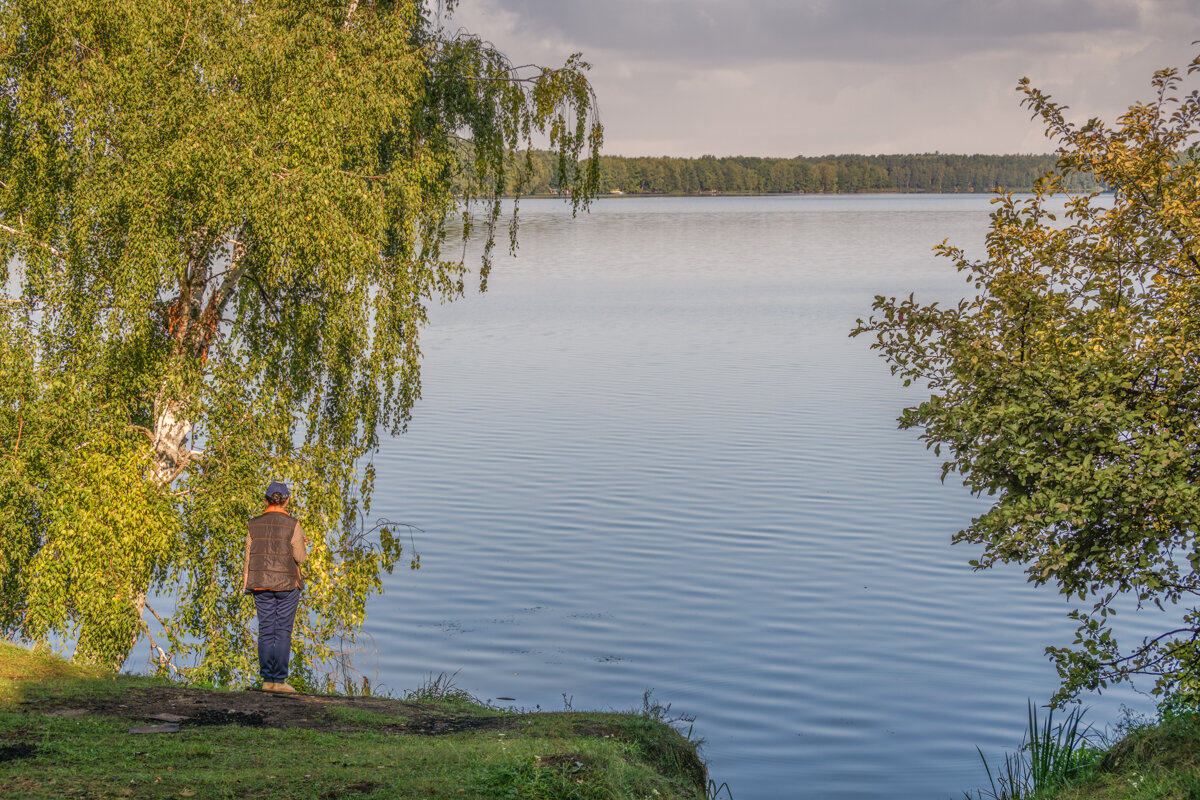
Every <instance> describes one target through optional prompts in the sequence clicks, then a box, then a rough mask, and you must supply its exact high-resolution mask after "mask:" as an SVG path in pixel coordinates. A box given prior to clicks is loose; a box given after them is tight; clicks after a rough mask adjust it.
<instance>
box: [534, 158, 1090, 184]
mask: <svg viewBox="0 0 1200 800" xmlns="http://www.w3.org/2000/svg"><path fill="white" fill-rule="evenodd" d="M533 155H534V164H533V174H532V175H531V176H530V179H529V180H527V181H525V183H524V185H523V186H522V192H523V193H525V194H556V193H558V191H559V181H558V174H559V173H558V165H557V163H556V161H555V160H554V159H553V158H552V157H551V156H550V155H549V154H548V153H543V152H535V153H534V154H533ZM1055 160H1056V158H1055V156H1052V155H1004V156H985V155H973V156H965V155H952V154H943V153H921V154H916V155H895V156H856V155H843V156H819V157H815V158H809V157H799V158H755V157H751V156H727V157H723V158H717V157H715V156H701V157H700V158H670V157H666V156H662V157H657V158H654V157H639V158H630V157H626V156H601V158H600V175H601V193H609V194H617V193H621V194H706V193H712V194H722V193H731V194H738V193H745V194H768V193H793V192H813V193H815V192H826V193H829V192H991V191H994V190H995V189H996V188H998V187H1003V188H1004V189H1007V190H1011V191H1029V190H1030V189H1032V188H1033V184H1034V181H1036V180H1037V179H1038V178H1039V177H1041V176H1042V175H1044V174H1045V173H1047V172H1049V171H1050V170H1051V169H1052V168H1053V167H1054V164H1055ZM1065 188H1066V189H1068V190H1069V191H1085V192H1086V191H1095V190H1096V188H1097V186H1096V183H1095V181H1094V180H1092V179H1091V177H1090V176H1086V175H1073V176H1071V178H1070V179H1069V180H1068V181H1067V182H1066V186H1065Z"/></svg>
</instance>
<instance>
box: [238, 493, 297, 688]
mask: <svg viewBox="0 0 1200 800" xmlns="http://www.w3.org/2000/svg"><path fill="white" fill-rule="evenodd" d="M265 500H266V503H267V507H266V510H265V511H263V513H262V514H260V515H258V516H257V517H255V518H253V519H252V520H250V523H249V530H247V532H246V561H245V566H244V567H243V570H242V588H243V590H244V591H246V592H249V593H250V594H253V595H254V606H255V608H256V609H257V610H258V668H259V672H260V673H261V674H262V679H263V685H262V688H263V690H264V691H268V692H295V691H296V690H295V689H293V688H292V687H291V686H289V685H288V684H287V683H285V681H286V680H287V675H288V659H289V658H290V657H291V654H292V624H293V623H294V622H295V620H296V606H297V605H299V603H300V587H301V586H302V585H303V582H302V581H301V580H300V565H301V564H303V563H304V562H305V561H306V560H307V559H308V551H307V550H306V549H305V539H304V531H303V530H301V528H300V521H299V520H297V519H296V518H295V517H293V516H291V515H290V514H288V513H287V505H288V501H290V500H291V492H290V491H289V490H288V487H287V484H286V483H280V482H279V481H272V482H271V485H270V486H268V487H267V491H266V497H265Z"/></svg>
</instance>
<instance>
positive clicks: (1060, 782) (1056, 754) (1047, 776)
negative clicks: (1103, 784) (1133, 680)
mask: <svg viewBox="0 0 1200 800" xmlns="http://www.w3.org/2000/svg"><path fill="white" fill-rule="evenodd" d="M1083 714H1084V709H1082V708H1075V709H1072V710H1071V711H1070V712H1069V713H1068V714H1067V718H1066V720H1064V721H1063V722H1062V723H1060V724H1058V725H1056V724H1054V709H1053V708H1051V709H1050V710H1049V712H1047V714H1046V717H1045V719H1044V720H1039V719H1038V711H1037V706H1035V705H1034V704H1033V702H1032V701H1029V727H1028V729H1027V730H1026V732H1025V738H1024V739H1023V740H1022V742H1021V747H1020V749H1018V750H1017V752H1016V753H1006V754H1005V756H1004V764H1003V765H1002V766H1000V765H998V766H997V768H996V770H995V771H994V772H993V770H992V765H991V764H989V763H988V760H987V757H986V756H985V755H984V754H983V751H982V750H979V748H978V747H976V748H975V749H976V750H979V758H980V759H982V760H983V768H984V770H985V771H986V772H987V776H988V784H989V786H990V788H989V789H979V790H977V791H976V792H975V796H974V797H972V795H971V793H970V792H964V793H963V794H964V797H966V798H967V800H984V798H991V799H992V800H1033V798H1036V797H1039V796H1040V795H1042V794H1043V793H1045V792H1048V791H1052V790H1054V789H1057V788H1060V787H1062V786H1065V785H1066V784H1067V783H1069V782H1070V781H1071V780H1072V779H1073V778H1074V777H1076V776H1077V775H1078V774H1079V773H1080V771H1081V770H1082V769H1083V768H1085V767H1087V766H1089V765H1090V764H1091V763H1092V761H1093V760H1094V758H1095V755H1096V754H1097V751H1096V749H1095V748H1093V747H1092V745H1091V741H1090V739H1089V733H1090V732H1091V726H1090V725H1087V726H1084V725H1083Z"/></svg>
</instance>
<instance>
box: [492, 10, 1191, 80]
mask: <svg viewBox="0 0 1200 800" xmlns="http://www.w3.org/2000/svg"><path fill="white" fill-rule="evenodd" d="M492 4H493V5H494V6H497V7H500V8H503V9H504V10H505V11H507V12H510V13H511V14H513V15H515V16H516V22H517V26H518V29H519V30H520V31H521V33H522V34H524V35H528V36H531V37H548V38H552V39H557V40H561V41H564V42H567V43H569V44H571V45H572V46H575V47H578V48H579V49H581V50H583V51H584V52H585V53H586V52H588V51H593V50H604V51H608V52H615V53H635V54H637V55H638V57H640V58H643V59H647V58H651V59H655V60H659V59H663V60H685V61H687V62H690V63H695V62H704V63H707V64H710V65H722V64H729V63H745V62H747V61H759V60H768V61H771V60H786V61H809V60H854V61H858V62H862V61H867V62H881V61H897V60H899V61H926V60H936V59H939V58H948V57H953V56H955V55H958V54H962V53H978V52H986V51H988V50H995V49H1011V48H1014V47H1015V48H1018V49H1026V48H1031V47H1037V46H1039V45H1044V44H1045V40H1046V39H1048V38H1053V37H1059V36H1063V35H1075V34H1078V35H1092V36H1097V35H1099V36H1104V35H1108V34H1112V33H1119V32H1127V31H1136V30H1138V29H1140V28H1143V27H1145V26H1146V25H1148V24H1153V22H1154V20H1155V19H1158V18H1161V17H1162V16H1163V12H1164V11H1165V10H1167V7H1169V6H1178V5H1180V4H1181V3H1180V2H1179V0H1152V1H1151V2H1140V3H1139V2H1135V1H1134V0H907V1H906V2H900V1H899V0H752V1H751V2H738V1H737V0H603V2H597V1H596V0H591V1H590V2H589V1H588V0H494V2H493V3H492Z"/></svg>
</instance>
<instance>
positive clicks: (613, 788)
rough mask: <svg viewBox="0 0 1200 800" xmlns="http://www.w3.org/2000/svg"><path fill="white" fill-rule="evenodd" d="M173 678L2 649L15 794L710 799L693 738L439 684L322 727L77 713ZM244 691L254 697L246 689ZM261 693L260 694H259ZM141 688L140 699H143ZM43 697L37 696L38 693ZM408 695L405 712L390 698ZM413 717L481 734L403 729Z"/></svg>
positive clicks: (4, 791)
mask: <svg viewBox="0 0 1200 800" xmlns="http://www.w3.org/2000/svg"><path fill="white" fill-rule="evenodd" d="M169 685H170V684H167V683H166V682H164V681H161V680H155V679H148V678H132V677H129V676H118V677H117V678H115V679H114V678H112V677H111V676H106V675H103V674H101V673H98V672H95V671H92V670H88V669H83V668H79V667H77V666H75V665H71V664H68V663H66V662H63V661H61V660H60V659H56V658H54V657H53V656H50V655H48V654H44V653H32V652H30V651H28V650H23V649H21V648H16V647H13V646H11V645H5V644H0V755H5V754H7V756H11V755H12V754H13V753H17V754H18V755H19V756H20V757H17V758H11V757H6V758H0V797H4V798H8V797H13V798H18V797H19V798H29V799H30V800H41V799H42V798H47V799H49V798H56V799H57V798H62V797H88V798H125V797H136V798H179V797H194V798H242V797H246V798H269V799H270V800H287V799H288V798H298V799H303V800H308V799H311V800H330V799H331V798H344V797H345V798H416V797H421V798H533V799H543V798H544V799H546V800H549V799H550V798H564V800H568V799H569V800H626V799H628V800H634V798H637V799H638V800H640V799H641V798H656V799H657V798H704V797H705V794H706V792H705V787H706V782H707V775H706V774H705V771H704V768H703V765H702V763H701V762H700V761H699V759H698V758H697V756H696V752H695V745H694V743H692V742H690V741H688V740H687V739H686V738H685V737H684V736H682V735H681V734H680V733H679V732H677V731H676V730H674V729H673V728H671V727H670V726H668V725H665V724H663V723H662V722H661V721H659V720H655V719H652V718H648V717H646V716H643V715H639V714H632V713H631V714H609V713H598V712H596V713H594V712H560V713H517V712H509V711H503V710H499V709H494V708H489V707H486V706H481V705H477V704H471V703H469V702H467V700H466V699H465V698H464V697H462V696H460V695H454V694H452V695H450V696H447V697H446V698H445V699H442V698H439V697H438V696H437V695H436V693H435V692H425V693H423V694H422V695H421V699H420V702H419V703H405V702H403V701H388V702H384V701H380V703H378V704H374V705H372V707H371V708H370V709H367V708H361V707H355V706H354V705H353V704H347V705H346V706H339V705H337V704H336V702H331V703H329V704H328V705H325V706H323V708H325V709H326V711H327V713H326V716H324V717H322V718H321V723H322V726H323V729H310V728H301V727H283V728H271V727H264V728H254V727H240V726H236V725H223V726H211V727H188V726H184V727H183V729H182V730H181V731H180V732H178V733H174V734H130V733H129V732H128V731H129V728H130V727H131V726H132V725H138V724H144V723H143V722H141V721H140V720H134V719H131V718H127V717H122V716H113V715H100V714H95V713H88V714H77V715H72V716H63V715H60V714H56V713H55V712H54V710H55V709H56V708H57V709H61V708H63V707H72V708H76V707H78V708H86V707H88V704H89V703H93V702H96V701H98V700H100V701H105V702H107V704H108V706H112V705H113V702H114V699H115V700H116V701H117V702H125V700H126V697H127V695H125V694H123V693H127V692H129V691H130V690H131V689H133V690H136V689H143V688H146V687H163V686H169ZM238 695H239V696H240V699H241V700H243V701H245V698H246V697H247V694H246V693H238ZM256 696H257V695H256ZM128 697H132V695H128ZM31 701H32V702H31ZM391 702H394V706H393V705H391V704H390V703H391ZM414 715H427V716H428V717H429V718H431V719H432V718H436V719H437V720H439V721H445V720H450V721H455V720H463V719H465V720H466V721H467V722H469V723H471V724H472V725H476V726H477V729H463V730H460V731H459V732H455V733H445V734H442V735H413V734H410V733H398V732H396V728H398V727H402V726H404V725H405V724H406V723H409V722H410V721H411V720H412V719H413V717H414Z"/></svg>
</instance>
